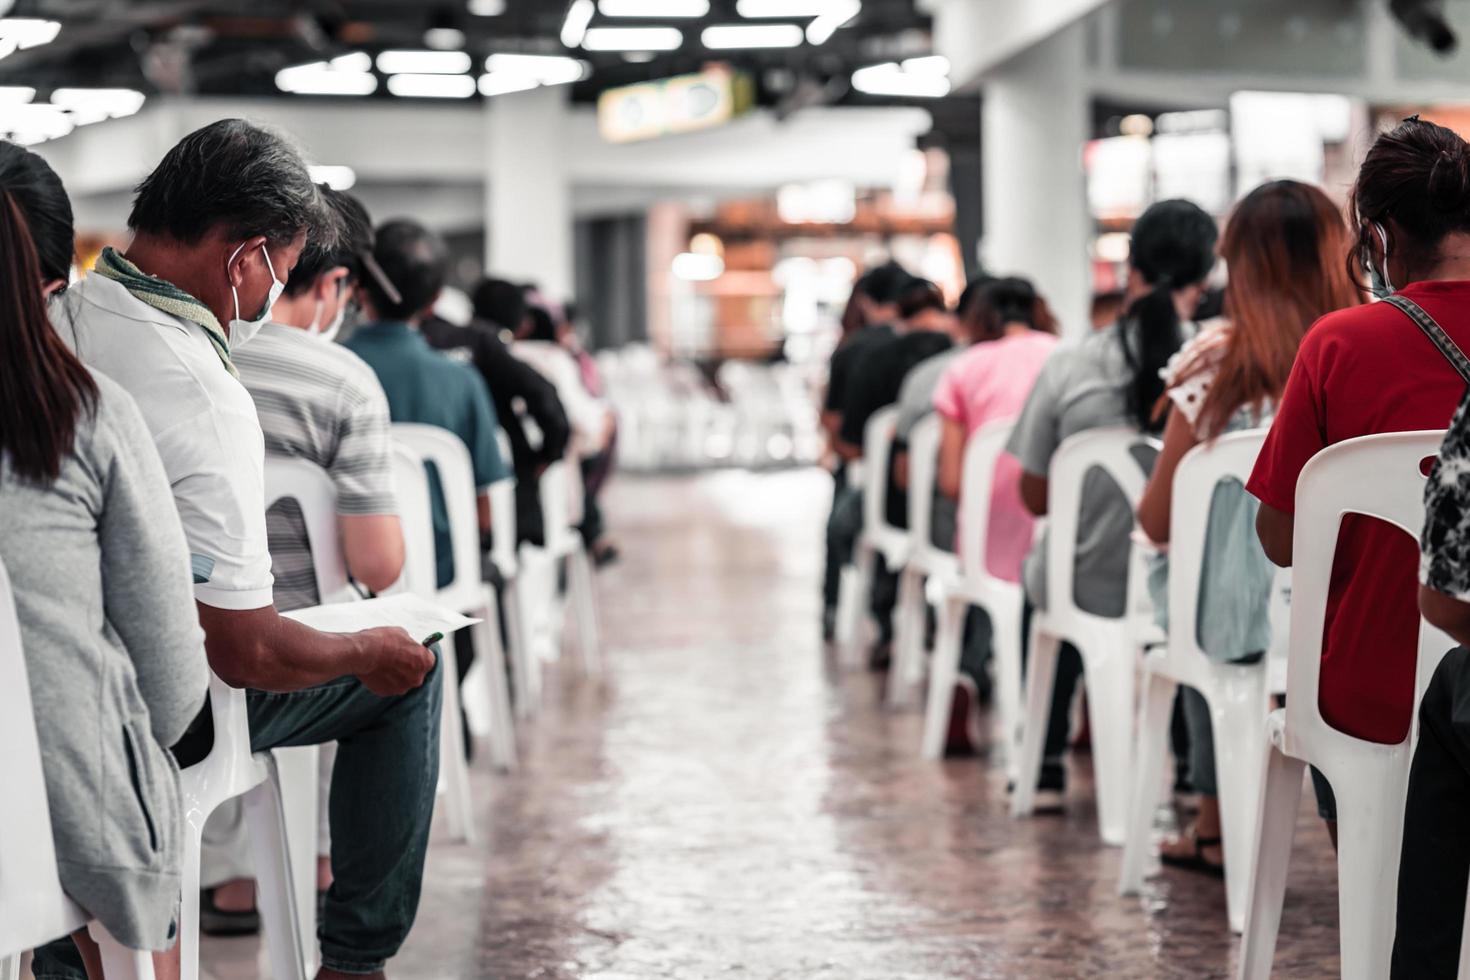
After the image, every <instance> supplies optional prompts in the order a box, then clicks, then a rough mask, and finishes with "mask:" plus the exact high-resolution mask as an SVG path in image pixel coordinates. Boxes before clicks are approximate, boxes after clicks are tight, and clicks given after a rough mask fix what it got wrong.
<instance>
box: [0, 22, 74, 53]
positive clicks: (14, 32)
mask: <svg viewBox="0 0 1470 980" xmlns="http://www.w3.org/2000/svg"><path fill="white" fill-rule="evenodd" d="M59 33H61V24H60V23H58V22H57V21H54V20H40V19H38V18H35V17H0V38H5V39H7V40H10V41H14V42H15V46H16V47H18V48H34V47H36V46H37V45H41V44H49V43H50V42H52V41H54V40H56V35H57V34H59Z"/></svg>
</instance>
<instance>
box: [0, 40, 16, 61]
mask: <svg viewBox="0 0 1470 980" xmlns="http://www.w3.org/2000/svg"><path fill="white" fill-rule="evenodd" d="M18 47H20V45H19V44H17V43H16V42H15V38H13V37H0V58H4V57H6V56H7V55H11V54H14V53H15V49H16V48H18Z"/></svg>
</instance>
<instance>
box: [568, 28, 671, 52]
mask: <svg viewBox="0 0 1470 980" xmlns="http://www.w3.org/2000/svg"><path fill="white" fill-rule="evenodd" d="M683 43H684V35H683V34H682V33H681V32H680V31H679V29H678V28H677V27H594V28H591V29H590V30H588V31H587V34H586V36H585V37H583V38H582V47H584V48H586V49H587V50H588V51H673V50H674V49H675V48H677V47H679V45H681V44H683Z"/></svg>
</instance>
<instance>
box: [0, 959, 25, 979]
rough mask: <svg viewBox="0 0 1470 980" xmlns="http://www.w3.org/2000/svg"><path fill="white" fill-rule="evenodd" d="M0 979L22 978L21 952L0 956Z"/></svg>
mask: <svg viewBox="0 0 1470 980" xmlns="http://www.w3.org/2000/svg"><path fill="white" fill-rule="evenodd" d="M0 980H20V954H19V953H17V954H15V955H14V956H0Z"/></svg>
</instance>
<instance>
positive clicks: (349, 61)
mask: <svg viewBox="0 0 1470 980" xmlns="http://www.w3.org/2000/svg"><path fill="white" fill-rule="evenodd" d="M330 64H331V66H332V68H333V70H335V71H372V70H373V56H372V55H370V54H368V53H367V52H366V51H353V52H351V53H349V54H339V55H337V57H335V58H333V59H332V60H331V62H330Z"/></svg>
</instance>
